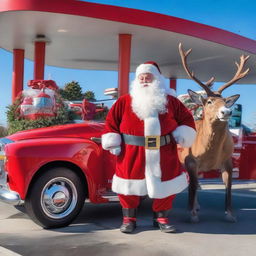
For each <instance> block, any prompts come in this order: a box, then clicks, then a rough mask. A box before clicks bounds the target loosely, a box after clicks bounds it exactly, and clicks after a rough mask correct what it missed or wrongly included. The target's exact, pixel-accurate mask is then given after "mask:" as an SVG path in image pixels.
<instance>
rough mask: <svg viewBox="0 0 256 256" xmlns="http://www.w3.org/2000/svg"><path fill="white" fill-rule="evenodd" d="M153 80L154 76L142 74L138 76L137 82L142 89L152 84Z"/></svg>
mask: <svg viewBox="0 0 256 256" xmlns="http://www.w3.org/2000/svg"><path fill="white" fill-rule="evenodd" d="M153 80H154V76H153V75H152V74H150V73H142V74H140V75H139V76H138V81H139V83H140V84H142V85H143V86H144V87H147V86H148V85H149V83H152V82H153Z"/></svg>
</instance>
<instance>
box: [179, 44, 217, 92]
mask: <svg viewBox="0 0 256 256" xmlns="http://www.w3.org/2000/svg"><path fill="white" fill-rule="evenodd" d="M191 51H192V49H189V50H187V51H186V52H185V51H184V50H183V49H182V44H181V43H179V52H180V56H181V61H182V64H183V67H184V69H185V71H186V72H187V74H188V76H189V77H190V78H191V79H193V80H194V81H195V82H196V83H198V84H199V85H200V86H201V87H202V88H203V89H204V90H205V92H206V93H207V95H208V96H214V92H213V91H212V90H211V89H210V87H211V86H212V85H213V81H214V79H215V78H214V77H212V78H210V79H209V80H208V81H207V82H206V83H205V84H204V83H203V82H201V81H200V80H199V79H198V78H196V77H195V76H194V73H193V71H190V70H189V68H188V65H187V56H188V55H189V54H190V53H191Z"/></svg>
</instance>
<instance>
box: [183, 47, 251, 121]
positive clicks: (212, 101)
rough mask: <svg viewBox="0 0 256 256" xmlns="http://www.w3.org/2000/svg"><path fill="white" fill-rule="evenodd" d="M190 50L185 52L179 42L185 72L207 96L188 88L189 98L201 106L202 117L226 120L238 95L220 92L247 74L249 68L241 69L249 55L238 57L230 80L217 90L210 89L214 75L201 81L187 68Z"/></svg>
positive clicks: (212, 119)
mask: <svg viewBox="0 0 256 256" xmlns="http://www.w3.org/2000/svg"><path fill="white" fill-rule="evenodd" d="M191 51H192V49H189V50H188V51H186V52H185V51H184V50H183V49H182V45H181V43H180V44H179V52H180V56H181V60H182V64H183V67H184V69H185V71H186V73H187V74H188V76H189V77H190V78H191V79H193V80H194V81H195V82H196V83H198V84H199V85H200V86H201V87H202V88H203V89H204V90H205V92H206V94H207V97H206V98H205V97H203V96H202V95H200V94H198V93H196V92H194V91H192V90H188V94H189V96H190V98H191V99H192V101H194V102H195V103H196V104H198V105H201V106H203V112H204V118H206V119H209V120H211V121H216V120H218V121H228V119H229V118H230V117H231V114H232V110H231V109H230V108H231V107H232V106H233V105H234V103H235V102H236V101H237V100H238V98H239V97H240V95H239V94H235V95H233V96H230V97H227V98H223V97H222V96H221V93H222V92H223V91H224V90H225V89H226V88H228V87H229V86H231V85H232V84H234V83H235V82H237V81H238V80H240V79H241V78H243V77H245V76H246V75H247V74H248V72H249V68H248V69H246V70H245V71H243V67H244V64H245V63H246V61H247V60H248V58H249V56H246V57H245V56H244V55H242V56H241V57H240V63H239V64H238V63H237V62H236V66H237V72H236V74H235V75H234V77H233V78H232V79H231V80H230V81H228V82H227V83H225V84H224V85H222V86H221V87H220V88H219V89H218V90H217V91H212V90H211V87H212V85H213V82H214V79H215V78H214V77H212V78H210V79H209V80H208V81H207V82H206V83H203V82H201V81H200V80H199V79H197V78H196V77H195V76H194V73H193V72H191V71H190V70H189V68H188V65H187V56H188V55H189V54H190V52H191Z"/></svg>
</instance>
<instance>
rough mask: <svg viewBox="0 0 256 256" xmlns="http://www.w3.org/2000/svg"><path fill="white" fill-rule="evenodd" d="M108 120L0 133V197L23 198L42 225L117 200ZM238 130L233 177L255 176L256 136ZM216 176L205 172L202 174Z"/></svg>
mask: <svg viewBox="0 0 256 256" xmlns="http://www.w3.org/2000/svg"><path fill="white" fill-rule="evenodd" d="M103 130H104V123H97V122H84V123H79V124H68V125H60V126H54V127H48V128H40V129H34V130H28V131H23V132H18V133H15V134H13V135H11V136H8V137H5V138H2V139H0V201H3V202H6V203H9V204H13V205H19V204H23V203H24V204H25V207H26V211H27V213H28V215H29V216H30V217H31V218H32V219H33V220H34V221H35V222H36V223H37V224H39V225H41V226H42V227H44V228H56V227H63V226H66V225H68V224H70V223H71V222H72V221H73V220H74V219H75V218H76V216H77V215H78V213H79V212H80V210H81V208H82V207H83V205H84V202H85V200H86V199H89V201H90V202H91V203H96V204H97V203H106V202H109V201H117V200H118V198H117V196H116V194H114V193H112V191H111V182H112V176H113V173H114V170H115V161H116V159H115V156H113V155H111V154H110V153H109V152H108V151H105V150H103V149H102V147H101V144H100V137H101V134H102V133H103ZM239 134H240V135H235V134H234V140H235V145H236V147H235V152H234V157H233V160H234V161H233V162H234V174H235V177H234V178H240V179H256V161H255V155H256V136H254V135H248V136H243V135H242V136H241V133H239ZM214 177H218V173H217V172H216V171H214V172H213V173H208V174H207V173H206V176H204V178H214Z"/></svg>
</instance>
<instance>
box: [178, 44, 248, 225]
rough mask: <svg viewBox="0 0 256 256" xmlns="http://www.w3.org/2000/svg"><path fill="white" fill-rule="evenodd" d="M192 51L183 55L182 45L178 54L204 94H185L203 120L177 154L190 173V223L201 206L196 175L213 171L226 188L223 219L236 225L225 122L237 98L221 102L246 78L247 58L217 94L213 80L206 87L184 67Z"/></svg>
mask: <svg viewBox="0 0 256 256" xmlns="http://www.w3.org/2000/svg"><path fill="white" fill-rule="evenodd" d="M191 51H192V49H189V50H188V51H184V50H183V48H182V45H181V43H180V44H179V52H180V56H181V60H182V64H183V67H184V69H185V71H186V73H187V74H188V76H189V77H190V78H191V79H193V80H194V81H195V82H196V83H198V84H199V85H200V86H201V87H202V88H203V89H204V91H205V92H206V94H207V97H206V98H204V97H203V96H201V95H200V94H197V93H196V92H194V91H192V90H188V94H189V96H190V98H191V99H192V101H194V102H195V103H196V104H198V105H201V106H202V107H203V119H202V120H197V121H195V124H196V131H197V135H196V139H195V142H194V144H193V145H192V147H191V148H182V149H181V150H179V158H180V161H181V163H183V164H184V166H185V168H186V170H187V171H188V173H189V177H190V185H189V198H188V203H189V208H190V210H191V221H192V222H198V221H199V217H198V211H199V209H200V206H199V204H198V201H197V188H198V171H199V170H200V171H203V172H207V171H210V170H214V169H220V170H221V174H222V180H223V183H224V184H225V190H226V196H225V218H226V220H227V221H229V222H235V221H236V218H235V217H234V216H233V214H232V203H231V186H232V169H233V166H232V153H233V149H234V145H233V139H232V136H231V134H230V132H229V129H228V120H229V118H230V116H231V114H232V110H231V109H230V107H231V106H232V105H233V104H234V103H235V102H236V101H237V99H238V98H239V96H240V95H239V94H236V95H233V96H230V97H227V98H223V97H222V96H221V93H222V92H223V91H224V90H225V89H226V88H228V87H229V86H231V85H232V84H234V83H235V82H237V81H238V80H240V79H241V78H243V77H244V76H246V75H247V73H248V72H249V68H248V69H246V70H245V71H243V67H244V64H245V63H246V61H247V60H248V58H249V56H246V57H245V56H244V55H242V56H241V57H240V63H239V64H238V63H236V66H237V71H236V74H235V75H234V77H233V78H232V79H231V80H230V81H229V82H227V83H225V84H224V85H222V86H221V87H220V88H219V89H218V90H217V91H213V90H212V89H211V87H212V85H213V82H214V79H215V78H214V77H212V78H210V79H209V80H208V81H207V82H206V83H203V82H201V81H200V80H199V79H198V78H196V77H195V75H194V73H193V72H191V71H190V70H189V68H188V65H187V56H188V55H189V54H190V53H191Z"/></svg>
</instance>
